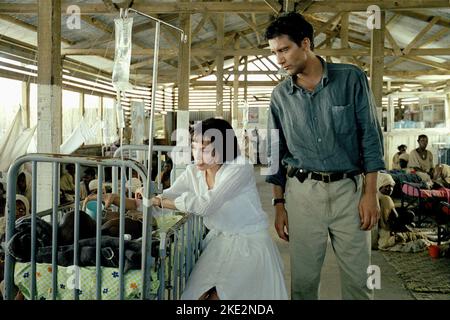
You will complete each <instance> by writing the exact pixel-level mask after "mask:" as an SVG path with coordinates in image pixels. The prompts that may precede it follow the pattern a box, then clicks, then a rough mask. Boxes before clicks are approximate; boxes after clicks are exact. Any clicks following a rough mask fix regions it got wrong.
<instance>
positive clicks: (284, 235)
mask: <svg viewBox="0 0 450 320" xmlns="http://www.w3.org/2000/svg"><path fill="white" fill-rule="evenodd" d="M275 230H276V231H277V233H278V236H279V237H280V238H281V239H283V240H285V241H289V223H288V216H287V212H286V210H285V209H284V205H283V204H277V205H275Z"/></svg>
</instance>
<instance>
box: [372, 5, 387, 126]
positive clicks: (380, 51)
mask: <svg viewBox="0 0 450 320" xmlns="http://www.w3.org/2000/svg"><path fill="white" fill-rule="evenodd" d="M385 16H386V13H385V11H381V12H380V28H379V29H376V28H374V29H372V30H371V48H370V51H371V55H370V87H371V89H372V92H373V97H374V99H375V106H376V107H377V114H378V121H379V122H380V123H381V120H382V109H381V106H382V105H383V103H382V98H383V69H384V68H383V66H384V29H385ZM368 98H370V97H368Z"/></svg>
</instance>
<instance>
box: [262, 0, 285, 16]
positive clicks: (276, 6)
mask: <svg viewBox="0 0 450 320" xmlns="http://www.w3.org/2000/svg"><path fill="white" fill-rule="evenodd" d="M264 3H265V4H266V5H267V6H268V7H269V8H270V9H271V10H272V12H273V13H279V12H281V10H282V9H283V7H282V5H281V4H280V3H279V2H278V1H275V0H264Z"/></svg>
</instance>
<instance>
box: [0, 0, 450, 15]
mask: <svg viewBox="0 0 450 320" xmlns="http://www.w3.org/2000/svg"><path fill="white" fill-rule="evenodd" d="M267 3H268V1H264V2H254V3H246V2H233V3H223V2H190V3H183V2H166V1H155V2H152V3H147V4H144V3H142V4H141V3H137V4H134V5H133V6H132V7H133V8H134V9H136V10H139V11H142V12H144V13H147V14H158V13H191V14H192V13H199V12H210V13H226V12H234V13H239V12H247V13H270V14H273V13H274V8H273V7H272V6H271V5H268V4H267ZM369 4H371V5H372V4H373V5H377V6H379V7H380V9H381V10H408V9H423V8H448V0H408V1H398V0H376V1H375V0H374V1H370V2H365V1H357V2H355V1H351V0H350V1H345V0H343V1H334V0H324V1H314V3H312V4H311V5H310V6H309V7H308V9H306V10H305V13H321V12H342V11H363V12H365V11H366V10H367V6H368V5H369ZM70 5H73V3H72V2H70V1H68V2H65V3H64V4H63V5H62V8H61V11H62V13H63V14H66V12H67V7H68V6H70ZM77 5H78V6H79V7H80V10H81V13H82V14H93V15H98V14H101V15H116V14H117V11H116V12H111V11H110V10H109V9H108V8H107V7H106V6H105V4H103V3H101V4H99V3H96V4H91V3H78V4H77ZM37 7H38V6H37V4H17V3H1V4H0V12H3V13H5V14H36V13H37ZM278 12H279V11H278Z"/></svg>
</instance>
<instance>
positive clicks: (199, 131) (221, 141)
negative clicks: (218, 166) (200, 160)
mask: <svg viewBox="0 0 450 320" xmlns="http://www.w3.org/2000/svg"><path fill="white" fill-rule="evenodd" d="M190 132H191V138H192V139H195V138H196V137H197V136H199V135H200V136H201V137H202V141H210V142H211V143H214V151H215V152H216V153H217V155H218V156H219V159H220V160H219V163H224V162H228V161H233V160H234V159H236V158H237V157H238V156H239V155H240V151H239V145H238V141H237V137H236V134H235V133H234V130H233V127H231V125H230V124H229V123H228V122H227V121H225V120H223V119H218V118H209V119H206V120H203V121H201V122H198V123H196V124H194V125H193V126H192V127H191V130H190Z"/></svg>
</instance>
